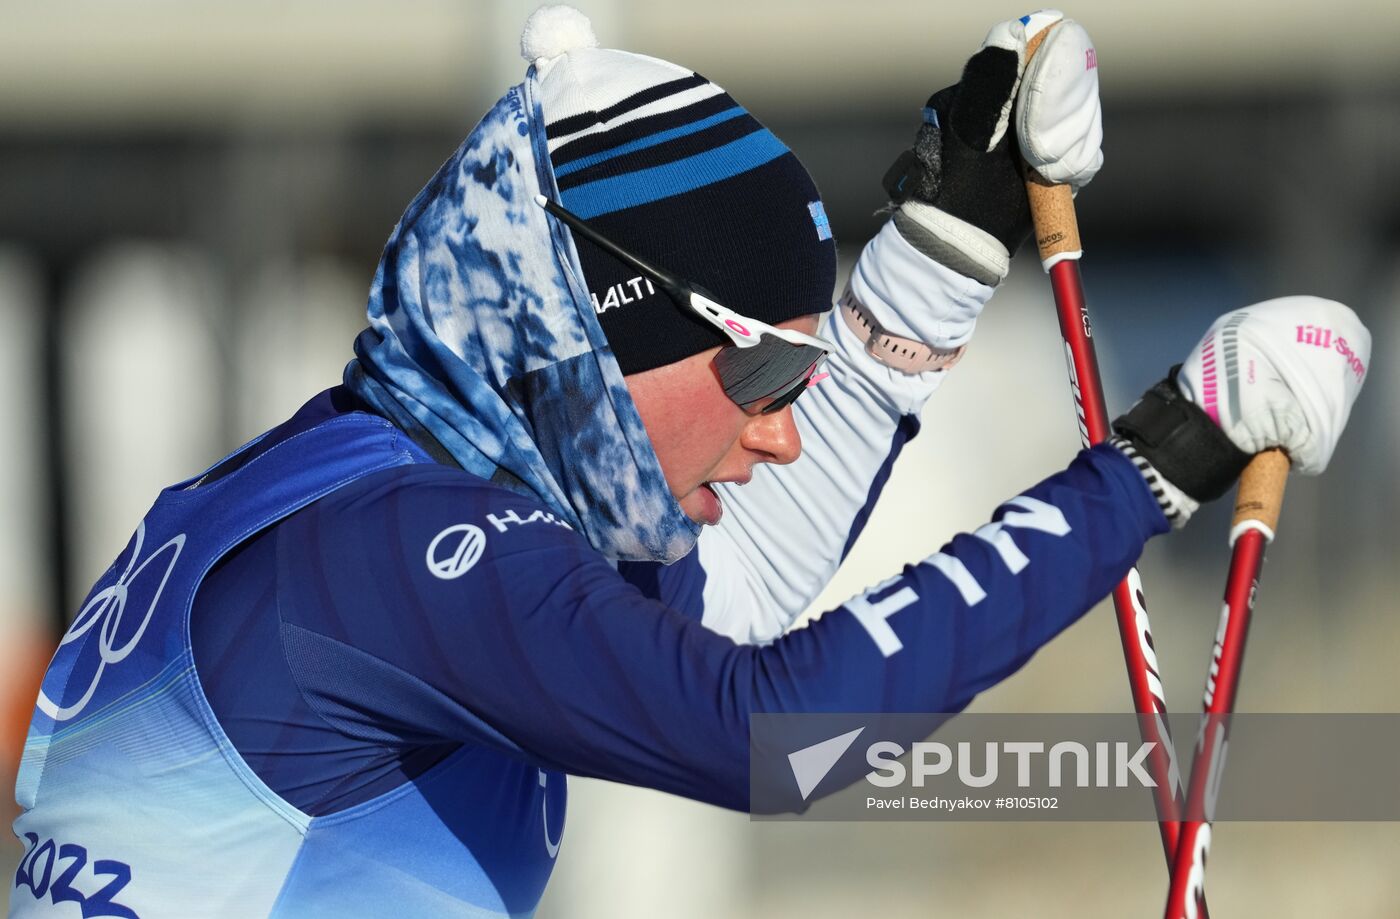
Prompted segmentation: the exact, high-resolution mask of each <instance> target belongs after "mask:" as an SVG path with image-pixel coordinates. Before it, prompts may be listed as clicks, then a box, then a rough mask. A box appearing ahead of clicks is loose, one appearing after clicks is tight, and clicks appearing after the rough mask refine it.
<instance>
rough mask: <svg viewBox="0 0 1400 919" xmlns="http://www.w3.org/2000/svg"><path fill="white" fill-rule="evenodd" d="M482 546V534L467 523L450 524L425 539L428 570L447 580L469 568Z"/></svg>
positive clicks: (483, 535)
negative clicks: (430, 537)
mask: <svg viewBox="0 0 1400 919" xmlns="http://www.w3.org/2000/svg"><path fill="white" fill-rule="evenodd" d="M485 550H486V534H485V533H484V532H482V529H481V527H477V526H472V525H471V524H470V523H459V524H457V525H456V526H450V527H448V528H447V529H445V530H443V531H442V532H441V533H439V534H437V535H436V536H434V537H433V541H432V542H430V543H428V554H427V563H428V573H429V574H431V575H432V576H433V577H435V578H439V579H441V580H444V581H451V580H454V579H456V578H460V577H461V576H462V575H464V574H466V573H467V572H468V571H471V570H472V566H473V565H475V564H476V563H477V562H478V561H479V560H480V559H481V553H482V552H484V551H485Z"/></svg>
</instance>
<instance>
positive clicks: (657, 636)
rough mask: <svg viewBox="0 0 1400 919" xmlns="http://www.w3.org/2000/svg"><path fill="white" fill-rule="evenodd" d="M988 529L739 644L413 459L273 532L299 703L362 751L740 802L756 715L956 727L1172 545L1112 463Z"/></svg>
mask: <svg viewBox="0 0 1400 919" xmlns="http://www.w3.org/2000/svg"><path fill="white" fill-rule="evenodd" d="M993 520H994V522H993V523H991V524H988V525H987V526H985V527H982V528H981V529H979V530H978V531H977V532H976V533H975V534H967V535H961V536H958V537H956V538H954V539H953V540H952V542H951V543H949V544H948V545H947V546H946V547H945V548H944V549H943V550H942V551H941V552H940V553H938V554H936V555H934V556H932V557H930V558H929V559H926V560H925V561H923V562H920V563H918V564H915V565H910V566H908V567H906V568H905V569H904V570H903V572H902V573H901V574H899V575H897V576H896V577H894V578H891V579H890V580H889V581H887V582H886V583H884V584H882V585H880V586H879V587H877V588H875V589H872V590H871V591H869V592H868V593H867V594H866V595H864V596H863V597H859V598H855V599H853V600H851V601H849V602H848V603H846V604H844V605H843V606H841V607H838V608H837V609H835V610H833V611H831V612H829V613H827V614H826V615H824V616H823V617H821V618H820V619H819V620H818V621H816V622H814V623H813V624H812V625H811V626H810V627H809V628H806V629H800V630H797V631H794V632H792V633H790V634H788V635H787V636H785V637H783V638H781V639H779V640H778V641H776V642H774V643H773V644H771V645H768V646H766V647H753V646H740V645H736V644H734V643H733V642H732V641H730V640H729V639H727V638H724V637H721V636H719V635H716V634H714V633H712V632H710V631H708V630H706V629H705V628H704V627H702V626H701V625H699V623H697V622H696V621H694V620H693V619H690V618H688V617H686V616H684V615H682V614H681V613H678V612H676V611H675V610H673V609H670V608H669V607H667V606H664V605H662V604H661V603H658V602H656V601H654V600H651V599H648V598H647V597H646V596H644V595H643V594H642V593H641V592H640V591H639V590H638V589H637V588H636V587H635V586H633V585H632V584H629V583H628V582H627V581H626V580H624V579H623V578H622V577H620V576H619V575H618V573H617V571H616V570H615V569H614V567H613V566H612V565H611V564H610V563H608V562H607V561H606V560H605V559H603V558H602V557H601V556H599V555H598V554H597V553H596V552H594V551H593V549H592V548H591V547H589V546H588V545H587V544H586V543H585V542H584V540H583V539H582V538H580V537H579V536H577V534H575V533H573V532H572V531H571V530H569V529H567V528H565V527H563V526H560V525H559V524H557V523H556V522H554V521H553V520H552V519H551V518H548V517H547V515H545V513H544V512H543V511H542V510H541V509H540V508H539V507H538V505H536V504H534V503H533V502H531V501H529V500H528V499H524V498H520V497H516V496H513V495H510V494H508V493H505V492H502V491H500V490H499V489H494V488H490V487H489V486H487V485H486V484H485V483H481V487H478V486H475V485H471V484H464V480H463V479H462V478H461V477H460V476H458V477H453V476H451V475H450V471H444V470H440V469H436V470H435V469H432V468H430V467H415V469H414V470H413V471H410V472H408V473H404V474H401V475H398V476H394V477H389V478H385V479H382V480H381V481H380V482H379V484H377V485H376V487H375V488H373V489H369V490H365V489H360V490H357V491H355V492H353V493H352V494H348V495H344V496H339V495H333V496H331V497H330V498H328V499H323V500H322V501H320V502H317V504H315V505H313V506H312V507H311V508H308V509H307V510H305V511H303V512H301V513H300V514H298V515H297V516H296V517H294V518H292V519H290V520H288V521H287V522H286V523H285V524H284V525H283V526H282V527H280V528H279V548H278V566H279V587H278V590H279V604H280V608H281V617H282V625H281V628H282V634H283V643H284V647H285V649H286V653H287V657H288V661H289V663H290V664H291V667H292V671H293V673H294V675H295V678H296V679H297V682H298V684H299V685H300V687H301V689H302V692H303V693H304V694H305V695H306V696H307V698H308V699H309V700H310V701H311V703H312V704H313V705H314V706H316V707H317V709H318V710H319V711H320V713H321V714H322V716H323V717H325V718H327V719H328V720H331V721H332V722H333V723H335V724H338V725H340V726H341V728H342V729H343V730H346V731H347V732H350V733H352V734H353V735H354V736H373V737H375V738H376V739H381V740H384V741H385V742H390V741H398V742H404V743H424V742H431V741H441V740H442V739H444V738H447V739H455V740H460V741H464V742H474V743H480V744H486V745H490V746H492V747H495V748H497V749H502V750H506V751H509V752H512V753H515V754H517V755H520V756H522V757H524V758H526V759H528V760H529V761H531V762H534V763H536V764H538V765H540V766H544V767H547V768H553V769H562V770H566V771H569V772H572V773H575V774H580V775H587V776H596V777H601V778H606V779H611V780H615V781H621V782H628V783H631V784H637V785H643V786H647V787H651V788H657V789H660V790H662V791H667V792H672V793H675V794H680V795H685V796H687V797H691V798H696V799H699V800H702V801H707V802H710V803H714V804H718V805H721V806H725V807H731V808H739V809H745V808H747V806H748V797H749V785H748V755H749V747H748V744H749V737H748V724H749V715H750V713H753V712H814V711H850V712H862V711H917V712H953V711H958V710H960V709H961V708H963V707H964V706H965V705H966V704H967V702H968V701H969V700H970V699H971V698H972V697H973V695H975V694H976V693H977V692H979V691H981V690H982V689H984V688H986V687H987V686H990V685H992V684H993V683H995V682H997V681H998V680H1001V679H1003V678H1004V677H1006V676H1007V675H1009V674H1010V673H1012V672H1013V671H1015V670H1016V669H1017V668H1019V667H1020V666H1021V665H1022V664H1024V663H1025V662H1026V660H1027V659H1029V657H1030V656H1031V654H1032V653H1033V652H1034V651H1035V650H1036V649H1037V648H1039V647H1040V646H1041V645H1043V644H1044V643H1045V642H1046V641H1048V640H1049V639H1050V638H1052V637H1053V636H1055V635H1056V634H1058V633H1059V632H1060V631H1061V630H1063V629H1064V628H1065V627H1066V626H1068V625H1070V624H1071V623H1072V622H1074V621H1075V620H1076V619H1077V618H1078V617H1079V616H1081V615H1082V614H1083V613H1084V612H1085V611H1086V610H1088V609H1089V608H1090V607H1091V606H1092V605H1093V604H1094V603H1096V602H1097V601H1098V600H1100V599H1101V598H1103V597H1104V596H1105V595H1106V594H1107V593H1108V592H1109V590H1110V589H1111V588H1112V587H1113V585H1114V584H1115V583H1116V582H1117V581H1118V580H1119V579H1120V578H1122V577H1123V576H1124V575H1125V574H1126V572H1127V570H1128V568H1129V567H1130V566H1131V565H1132V563H1133V562H1134V561H1135V560H1136V558H1137V557H1138V555H1139V554H1140V552H1141V550H1142V547H1143V544H1144V543H1145V542H1146V540H1147V539H1148V538H1149V537H1151V536H1152V535H1154V534H1157V533H1161V532H1165V531H1166V529H1167V524H1166V521H1165V519H1164V518H1163V516H1162V514H1161V512H1160V510H1159V509H1158V507H1157V504H1156V502H1155V501H1154V499H1153V498H1152V496H1151V494H1150V493H1149V491H1148V489H1147V487H1146V485H1145V484H1144V483H1143V480H1142V478H1141V476H1140V475H1139V474H1138V472H1137V470H1136V469H1134V467H1133V466H1132V464H1131V463H1130V462H1129V461H1128V460H1126V459H1125V458H1124V457H1122V456H1121V455H1120V454H1118V453H1117V452H1116V451H1114V450H1112V449H1110V448H1106V447H1104V448H1096V449H1094V450H1091V451H1086V452H1084V453H1082V454H1080V456H1079V457H1078V458H1077V459H1076V460H1075V461H1074V463H1073V464H1072V465H1071V466H1070V467H1069V468H1068V469H1066V470H1065V471H1064V472H1061V473H1059V474H1057V475H1054V476H1052V477H1050V478H1049V479H1046V480H1045V481H1043V482H1041V483H1040V484H1038V485H1036V486H1035V487H1033V488H1031V489H1029V490H1028V491H1027V492H1025V493H1024V494H1023V495H1022V496H1019V497H1017V498H1013V499H1012V500H1011V501H1009V502H1007V504H1005V505H1003V506H1002V507H1001V508H1000V509H998V511H997V512H996V514H995V515H994V517H993ZM502 523H504V526H502V525H501V524H502Z"/></svg>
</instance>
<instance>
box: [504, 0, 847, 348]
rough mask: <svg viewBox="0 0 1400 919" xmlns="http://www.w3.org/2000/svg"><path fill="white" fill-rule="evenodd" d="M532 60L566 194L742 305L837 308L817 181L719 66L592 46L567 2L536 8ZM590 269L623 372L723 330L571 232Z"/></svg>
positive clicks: (753, 312)
mask: <svg viewBox="0 0 1400 919" xmlns="http://www.w3.org/2000/svg"><path fill="white" fill-rule="evenodd" d="M520 44H521V53H522V55H523V56H524V57H525V59H526V60H527V61H530V62H531V63H533V64H534V65H535V69H536V74H537V76H538V78H539V85H540V107H541V109H542V111H543V113H544V117H545V121H546V124H547V129H546V133H547V136H548V138H549V156H550V161H551V164H552V165H553V168H554V176H555V180H556V183H557V185H558V188H559V194H560V198H561V201H562V203H563V205H564V207H566V208H568V209H569V210H571V211H573V212H574V213H575V214H577V215H578V216H580V217H582V218H584V219H585V220H588V221H589V222H590V223H591V224H593V225H594V226H595V227H597V229H598V230H599V231H600V232H602V233H603V234H604V235H605V236H607V237H609V238H610V239H612V240H613V241H615V242H617V243H618V244H620V245H622V246H623V247H624V248H626V249H629V250H631V251H633V252H635V253H636V254H637V255H639V256H641V257H642V258H644V259H647V260H648V261H650V262H652V263H654V264H656V265H658V266H659V267H662V268H665V269H668V270H670V271H672V272H674V273H676V274H679V275H681V276H682V277H684V278H685V279H687V280H689V281H691V282H692V283H694V284H696V285H698V286H699V287H701V288H703V289H704V290H706V291H707V292H708V293H709V294H710V295H712V296H713V298H714V299H716V300H718V301H719V302H720V303H722V304H724V305H725V306H728V307H729V308H730V309H733V310H735V311H736V312H739V313H741V314H743V315H746V316H751V317H753V318H755V319H759V320H762V321H764V322H768V323H770V324H776V323H779V322H782V321H784V320H786V319H792V318H794V317H797V316H802V315H805V314H809V313H820V312H825V311H826V310H828V309H830V308H831V297H832V290H833V288H834V286H835V283H836V244H835V240H833V238H832V234H831V226H830V224H829V223H828V222H827V218H826V212H825V210H824V209H823V207H822V201H821V196H820V195H819V194H818V193H817V188H816V185H815V184H813V182H812V178H811V176H810V175H808V174H807V170H805V169H804V168H802V164H801V163H800V162H798V160H797V157H796V156H794V155H793V153H792V151H791V150H789V149H788V148H787V147H785V146H784V145H783V143H782V142H781V141H780V140H778V138H777V137H775V136H774V135H773V134H772V132H770V131H769V130H768V129H767V128H765V127H764V126H763V125H762V124H760V123H759V122H758V120H757V119H756V118H754V117H753V116H752V115H750V114H749V113H748V112H747V111H745V110H744V108H743V107H742V106H740V105H739V104H738V103H737V102H735V101H734V99H733V98H731V97H730V96H729V94H728V93H726V92H725V91H724V90H722V89H721V88H720V87H718V86H716V85H715V84H713V83H711V82H710V81H709V80H707V79H705V78H704V77H702V76H700V75H699V74H697V73H693V72H691V71H689V70H686V69H684V68H681V67H677V66H676V65H674V64H669V63H667V62H665V61H661V60H657V59H655V58H651V57H646V56H644V55H640V54H631V53H628V52H626V51H614V50H609V49H605V48H599V47H597V44H598V42H597V39H596V38H594V36H593V30H592V27H591V25H590V24H589V22H588V19H587V18H586V17H585V16H584V15H583V14H582V13H580V12H579V11H578V10H575V9H573V8H572V7H567V6H549V7H543V8H541V9H539V10H537V11H536V12H535V13H534V15H532V16H531V17H530V19H529V21H528V22H527V23H526V25H525V31H524V34H523V35H522V36H521V43H520ZM574 244H575V247H576V248H577V250H578V254H579V262H580V265H581V267H582V268H583V274H584V282H585V284H586V285H587V287H588V290H589V293H590V295H591V297H592V298H593V305H594V309H595V311H596V312H597V314H598V320H599V322H600V324H601V325H602V327H603V331H604V333H605V334H606V335H607V338H608V343H609V345H611V347H612V349H613V353H614V355H615V356H616V358H617V361H618V364H619V365H620V366H621V367H622V372H623V373H624V374H630V373H638V372H640V371H643V370H649V369H651V368H653V367H659V366H661V365H663V364H669V363H672V362H674V361H678V360H680V359H682V358H685V357H689V356H690V355H692V354H696V353H699V352H700V351H704V350H705V349H707V348H711V347H714V346H716V345H721V344H724V343H725V342H726V341H727V339H725V338H724V336H723V335H721V334H720V333H719V332H718V331H716V330H715V329H714V328H713V327H711V326H710V325H708V324H707V323H705V322H703V321H702V320H700V319H698V318H697V317H694V316H693V315H691V314H689V313H688V312H685V311H682V310H679V309H677V308H676V306H675V305H674V304H672V302H671V301H670V299H669V298H668V297H667V296H666V294H665V293H664V292H662V291H661V290H660V289H659V288H656V287H654V286H653V285H652V284H651V283H650V282H648V281H647V280H646V279H645V278H642V277H639V276H638V274H637V272H636V271H634V270H633V269H631V268H628V267H627V266H626V265H623V264H622V263H621V262H618V261H617V260H616V259H614V258H613V257H612V256H610V255H608V254H607V253H606V252H603V251H602V250H601V249H599V248H597V247H596V246H594V245H592V244H591V243H589V242H588V241H587V240H585V239H582V238H580V237H578V236H577V235H575V236H574Z"/></svg>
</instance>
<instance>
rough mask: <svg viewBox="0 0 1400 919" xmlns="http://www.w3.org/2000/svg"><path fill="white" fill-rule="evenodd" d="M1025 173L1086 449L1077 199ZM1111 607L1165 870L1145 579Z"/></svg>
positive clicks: (1174, 783)
mask: <svg viewBox="0 0 1400 919" xmlns="http://www.w3.org/2000/svg"><path fill="white" fill-rule="evenodd" d="M1053 28H1054V26H1053V25H1052V26H1050V27H1049V28H1046V29H1044V30H1043V31H1041V32H1040V33H1039V34H1037V35H1036V36H1034V37H1033V38H1032V39H1031V40H1030V41H1029V42H1028V43H1027V46H1026V60H1027V61H1029V60H1030V59H1031V57H1032V56H1033V55H1034V54H1035V52H1036V50H1037V49H1039V47H1040V44H1041V42H1043V41H1044V39H1045V36H1046V35H1048V34H1049V32H1050V29H1053ZM1025 169H1026V193H1027V195H1028V196H1029V198H1030V206H1031V219H1032V222H1033V224H1034V227H1035V242H1036V248H1037V249H1039V251H1040V263H1041V265H1042V266H1044V268H1045V271H1046V273H1047V274H1049V275H1050V285H1051V288H1052V290H1053V291H1054V296H1055V308H1056V311H1057V312H1058V313H1059V320H1060V335H1061V337H1062V338H1063V339H1064V345H1065V361H1066V365H1067V369H1068V371H1069V385H1070V390H1071V392H1072V393H1073V395H1074V408H1075V414H1076V417H1077V419H1078V422H1079V438H1080V441H1081V442H1082V443H1083V444H1084V446H1086V447H1089V446H1092V445H1094V444H1098V443H1102V442H1103V441H1105V440H1107V439H1108V435H1109V424H1108V409H1107V407H1106V405H1105V402H1104V394H1103V382H1102V380H1101V379H1100V376H1099V362H1098V357H1097V356H1096V355H1095V353H1094V338H1093V335H1094V332H1093V326H1092V325H1091V324H1090V322H1089V308H1088V306H1087V305H1086V303H1085V301H1084V286H1083V283H1082V281H1081V279H1080V274H1079V260H1080V258H1081V257H1082V256H1083V254H1084V252H1083V248H1082V246H1081V244H1080V239H1079V222H1078V220H1077V219H1076V217H1075V213H1074V198H1073V196H1072V194H1071V192H1070V188H1069V186H1068V185H1056V184H1053V183H1051V182H1048V181H1046V180H1045V179H1044V178H1043V177H1041V176H1040V175H1039V174H1038V173H1036V172H1035V170H1033V169H1032V168H1031V167H1030V165H1029V164H1026V166H1025ZM1113 608H1114V610H1115V612H1116V614H1117V619H1118V633H1119V637H1120V638H1121V640H1122V644H1123V659H1124V662H1125V663H1126V665H1127V670H1128V688H1129V689H1130V690H1131V692H1132V697H1133V708H1134V710H1135V711H1136V712H1137V713H1138V716H1139V717H1138V726H1139V731H1140V734H1141V736H1142V739H1143V742H1144V743H1150V744H1153V745H1154V746H1153V747H1152V748H1151V749H1152V752H1151V753H1150V754H1149V756H1148V757H1147V766H1148V770H1149V774H1150V775H1151V776H1152V778H1153V781H1155V782H1156V783H1157V784H1156V787H1154V788H1153V792H1152V794H1153V803H1154V804H1155V805H1156V808H1157V825H1158V827H1159V828H1160V831H1161V836H1162V850H1163V852H1164V853H1165V856H1166V860H1167V866H1168V868H1170V867H1171V864H1172V860H1173V858H1174V857H1175V855H1176V851H1177V838H1178V835H1179V833H1180V827H1179V824H1178V820H1179V817H1178V815H1179V814H1180V813H1181V804H1182V785H1181V771H1180V769H1179V767H1178V765H1177V758H1176V748H1175V747H1174V746H1173V744H1172V738H1171V728H1170V726H1169V725H1168V723H1167V703H1166V691H1165V690H1164V689H1163V688H1162V678H1161V673H1160V668H1159V667H1158V664H1157V654H1156V651H1155V650H1154V647H1153V643H1152V627H1151V625H1150V623H1149V622H1148V618H1147V600H1146V597H1145V596H1144V594H1143V588H1142V576H1141V575H1140V574H1138V570H1137V567H1136V566H1134V567H1133V568H1132V569H1130V570H1129V571H1128V575H1127V577H1125V578H1124V579H1123V581H1122V582H1121V583H1119V584H1118V586H1117V587H1115V588H1114V590H1113Z"/></svg>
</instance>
